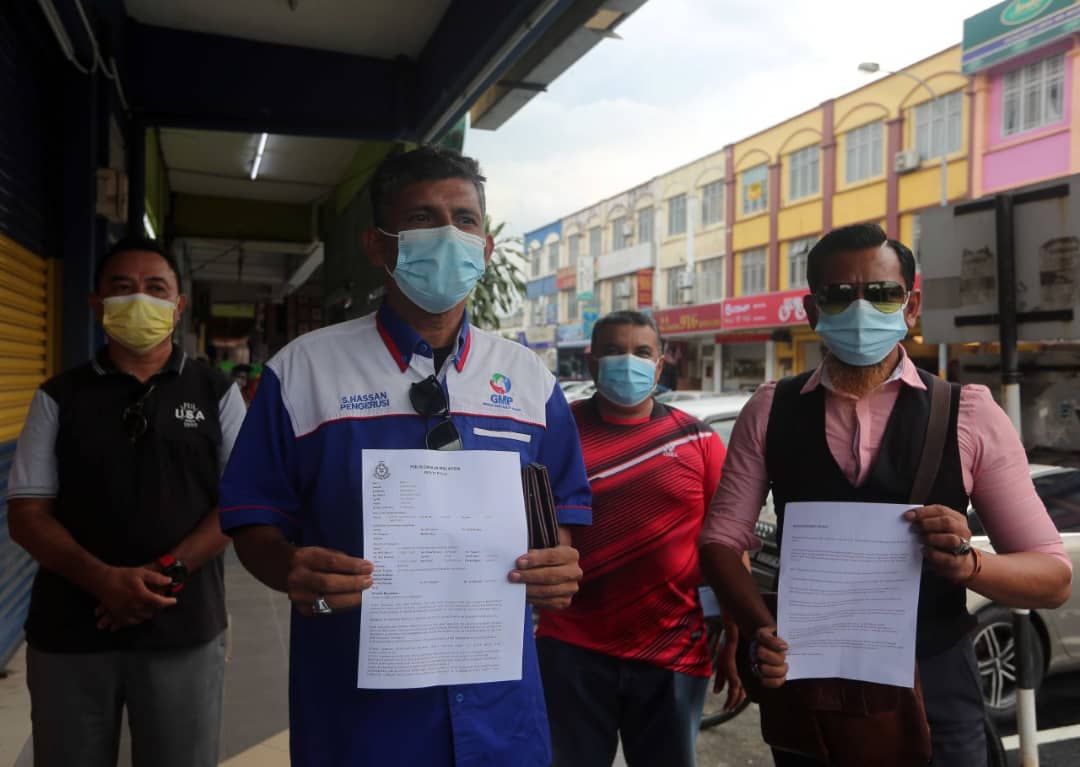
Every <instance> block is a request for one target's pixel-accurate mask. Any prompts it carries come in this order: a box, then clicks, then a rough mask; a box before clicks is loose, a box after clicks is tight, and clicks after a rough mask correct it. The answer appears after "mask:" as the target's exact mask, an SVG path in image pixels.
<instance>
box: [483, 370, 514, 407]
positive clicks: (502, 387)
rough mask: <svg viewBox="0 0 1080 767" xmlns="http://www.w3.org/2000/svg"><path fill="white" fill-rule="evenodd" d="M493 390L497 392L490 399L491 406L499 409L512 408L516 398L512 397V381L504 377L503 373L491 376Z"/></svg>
mask: <svg viewBox="0 0 1080 767" xmlns="http://www.w3.org/2000/svg"><path fill="white" fill-rule="evenodd" d="M489 383H490V385H491V390H492V391H493V392H495V393H494V394H492V395H491V397H490V398H489V399H490V400H491V404H493V405H495V406H497V407H506V408H508V407H510V406H511V405H513V404H514V398H513V397H511V396H510V379H509V378H507V377H506V376H504V375H503V374H502V373H493V374H492V375H491V381H490V382H489Z"/></svg>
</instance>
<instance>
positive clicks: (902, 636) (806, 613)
mask: <svg viewBox="0 0 1080 767" xmlns="http://www.w3.org/2000/svg"><path fill="white" fill-rule="evenodd" d="M911 508H912V507H911V506H910V505H907V504H888V503H789V504H788V505H787V508H786V509H785V512H784V531H783V535H784V537H783V546H782V547H781V551H780V593H779V607H778V610H777V617H778V621H777V622H778V627H779V633H780V636H782V637H783V638H784V639H785V640H786V641H787V643H788V644H789V646H790V649H789V650H788V652H787V663H788V666H789V669H788V672H787V678H788V679H806V678H817V677H841V678H846V679H856V680H862V681H866V682H878V683H881V684H891V685H896V686H899V687H912V686H913V685H914V683H915V628H916V620H917V614H918V602H919V582H920V576H921V573H922V550H921V548H920V542H919V539H918V537H916V535H915V533H914V532H913V531H912V529H911V526H910V524H909V522H908V520H907V519H905V517H904V512H905V511H907V510H908V509H911Z"/></svg>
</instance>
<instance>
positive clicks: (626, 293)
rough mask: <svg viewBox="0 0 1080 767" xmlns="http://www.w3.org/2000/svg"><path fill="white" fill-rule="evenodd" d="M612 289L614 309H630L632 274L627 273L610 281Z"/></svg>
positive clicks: (632, 294)
mask: <svg viewBox="0 0 1080 767" xmlns="http://www.w3.org/2000/svg"><path fill="white" fill-rule="evenodd" d="M612 291H613V293H614V298H615V301H614V311H623V310H625V309H632V308H634V307H633V303H634V277H633V275H627V276H626V277H619V278H617V279H615V280H613V281H612Z"/></svg>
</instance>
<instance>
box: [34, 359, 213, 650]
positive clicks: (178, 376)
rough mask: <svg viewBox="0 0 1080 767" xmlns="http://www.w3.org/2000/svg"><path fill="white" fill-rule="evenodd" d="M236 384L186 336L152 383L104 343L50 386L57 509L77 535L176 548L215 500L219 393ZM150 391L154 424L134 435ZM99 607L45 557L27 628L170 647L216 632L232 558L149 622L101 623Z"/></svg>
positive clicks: (146, 557)
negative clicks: (199, 356)
mask: <svg viewBox="0 0 1080 767" xmlns="http://www.w3.org/2000/svg"><path fill="white" fill-rule="evenodd" d="M229 386H230V384H229V382H228V381H226V380H225V378H224V376H222V375H221V374H220V373H218V372H217V371H215V370H213V369H212V368H210V367H209V366H208V365H206V364H205V363H202V362H199V361H197V360H191V359H188V358H187V357H186V355H185V354H184V353H183V352H182V351H181V350H180V349H179V348H177V349H175V350H174V352H173V355H172V357H171V358H170V359H169V362H168V364H167V365H166V366H165V368H164V369H163V370H162V371H161V372H159V373H158V374H156V375H155V376H153V377H152V378H151V379H150V380H149V381H147V382H146V383H145V384H144V383H140V382H139V381H138V380H137V379H136V378H134V377H133V376H131V375H128V374H126V373H123V372H121V371H119V370H117V369H116V368H115V367H113V365H112V364H111V361H110V360H109V357H108V355H107V354H106V353H104V351H103V352H102V353H100V354H99V355H98V356H97V357H96V358H95V359H94V360H93V361H91V362H88V363H86V364H84V365H81V366H79V367H77V368H75V369H73V370H70V371H67V372H65V373H62V374H60V375H58V376H56V377H55V378H52V379H50V380H49V381H47V382H46V383H45V384H44V386H42V391H43V392H44V393H45V394H46V395H47V396H48V397H50V398H51V399H52V400H53V401H55V403H56V408H57V420H58V427H57V434H56V468H57V475H58V488H57V492H56V496H55V507H54V509H55V516H56V519H57V520H58V521H59V522H60V523H61V524H62V525H63V526H64V527H65V528H66V529H67V530H68V531H69V532H70V533H71V535H72V537H74V539H75V540H76V541H77V542H78V543H79V545H81V546H82V547H84V548H85V549H86V550H87V551H89V552H90V553H91V554H93V555H94V556H96V557H98V558H99V559H101V560H102V561H104V562H105V563H107V564H110V565H116V566H140V565H146V564H149V563H151V562H154V561H155V560H156V559H157V558H158V557H160V556H161V555H163V554H165V553H168V552H169V551H171V550H172V549H173V547H175V546H176V545H177V544H178V543H179V542H180V541H181V540H182V539H184V538H185V537H187V536H188V535H189V534H190V533H191V532H192V531H193V530H194V529H195V528H196V527H197V526H198V524H199V523H200V522H201V521H202V520H203V519H204V518H205V517H206V515H207V514H209V513H210V512H211V511H212V510H213V509H214V507H215V506H217V501H218V482H219V477H220V452H219V451H220V448H221V445H222V426H221V419H220V416H219V405H220V403H221V402H222V401H223V398H224V397H225V396H226V394H227V393H228V389H229ZM151 387H152V389H151ZM144 395H145V396H144ZM140 399H141V400H142V406H141V407H142V414H143V416H144V417H145V419H146V421H145V432H144V433H141V434H140V435H139V436H137V437H136V438H135V439H134V440H133V439H132V437H131V435H132V434H133V433H136V432H142V428H141V424H137V422H138V421H139V420H140V419H139V417H138V415H137V414H129V416H128V417H127V418H126V419H125V416H124V411H125V409H128V408H130V407H131V406H133V405H135V404H136V403H138V402H139V401H140ZM125 421H127V424H126V425H125ZM96 607H97V600H96V599H95V597H93V596H92V595H91V594H90V593H88V592H87V591H84V590H82V589H81V588H79V587H78V586H77V585H76V584H75V583H72V582H70V581H68V580H66V579H65V578H62V577H61V576H59V575H56V574H55V573H52V572H49V571H47V570H44V569H42V570H40V571H39V572H38V575H37V577H36V578H35V580H34V587H33V592H32V595H31V601H30V612H29V617H28V619H27V623H26V634H27V640H28V641H29V642H30V644H31V645H33V646H34V647H36V648H38V649H42V650H46V651H53V652H93V651H107V650H124V649H167V648H178V647H186V646H191V645H195V644H200V643H202V642H206V641H209V640H210V639H213V638H214V637H215V636H217V635H218V634H220V633H221V632H222V631H223V630H224V629H225V588H224V582H223V563H222V558H221V557H217V558H215V559H214V560H212V561H210V562H208V563H206V564H205V565H203V566H202V567H201V568H199V569H198V570H197V571H195V572H194V573H192V574H190V575H189V577H188V580H187V583H186V584H185V586H184V589H183V590H182V591H181V592H180V593H179V594H178V595H177V604H176V605H175V606H173V607H169V608H166V609H164V610H162V611H160V612H159V613H158V614H157V615H156V616H155V617H154V618H153V619H151V620H149V621H147V622H145V623H142V624H139V625H136V626H133V627H130V628H125V629H122V630H120V631H118V632H115V633H113V632H110V631H101V630H99V629H98V628H97V627H96V625H95V623H96V620H95V617H94V610H95V608H96Z"/></svg>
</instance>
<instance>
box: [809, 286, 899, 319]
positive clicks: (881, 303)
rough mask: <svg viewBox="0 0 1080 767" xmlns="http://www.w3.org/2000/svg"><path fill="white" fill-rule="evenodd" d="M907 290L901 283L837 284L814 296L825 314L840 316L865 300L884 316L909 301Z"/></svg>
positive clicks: (897, 309)
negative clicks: (850, 307) (857, 301)
mask: <svg viewBox="0 0 1080 767" xmlns="http://www.w3.org/2000/svg"><path fill="white" fill-rule="evenodd" d="M907 295H908V292H907V288H905V287H904V286H903V285H901V284H900V283H899V282H892V281H890V280H885V281H882V282H835V283H832V284H830V285H826V286H825V287H823V288H822V289H821V290H819V291H817V292H816V293H815V294H814V301H815V302H816V303H817V305H818V308H819V309H821V311H822V313H823V314H830V315H835V314H840V313H841V312H842V311H844V310H845V309H847V308H848V307H849V306H851V304H852V303H853V302H854V301H855V300H856V299H858V298H864V299H866V301H868V302H869V303H870V305H871V306H873V307H874V308H875V309H877V310H878V311H879V312H881V313H882V314H894V313H895V312H897V311H899V310H900V308H901V307H903V305H904V301H906V300H907Z"/></svg>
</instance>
